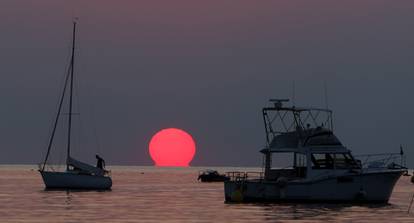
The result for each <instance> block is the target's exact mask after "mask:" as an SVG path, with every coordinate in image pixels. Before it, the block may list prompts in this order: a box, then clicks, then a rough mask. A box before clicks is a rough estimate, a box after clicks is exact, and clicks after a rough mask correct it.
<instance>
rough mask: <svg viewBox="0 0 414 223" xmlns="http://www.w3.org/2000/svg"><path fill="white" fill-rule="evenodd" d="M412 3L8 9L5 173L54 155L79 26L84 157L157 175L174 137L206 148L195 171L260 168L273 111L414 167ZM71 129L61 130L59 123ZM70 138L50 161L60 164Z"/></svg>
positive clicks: (1, 46) (77, 144)
mask: <svg viewBox="0 0 414 223" xmlns="http://www.w3.org/2000/svg"><path fill="white" fill-rule="evenodd" d="M413 11H414V2H413V1H399V2H398V3H396V2H395V1H385V0H358V1H357V0H350V1H344V2H338V1H327V0H324V1H321V0H315V1H306V0H301V1H245V0H237V1H235V0H231V1H218V0H212V1H205V2H201V1H191V0H177V1H158V0H155V1H126V0H121V1H100V0H99V1H98V0H90V1H80V0H78V1H62V0H60V1H56V0H41V1H16V0H2V1H1V2H0V14H1V15H2V18H3V19H2V20H0V29H1V30H2V36H1V41H0V74H1V75H0V95H1V96H0V103H1V116H0V123H1V125H0V136H1V140H0V163H1V164H36V163H40V162H41V161H42V159H43V157H44V155H45V152H46V145H47V141H48V137H49V134H50V129H51V124H52V121H53V118H54V116H55V113H56V106H57V100H58V97H59V94H60V91H61V87H62V79H63V75H64V73H65V68H66V67H67V64H68V56H69V55H70V54H69V52H70V49H69V46H70V41H71V31H72V23H71V22H72V19H73V18H74V17H78V18H79V19H78V24H79V26H78V28H79V29H78V46H77V49H76V61H75V67H76V70H75V78H76V86H77V88H76V89H77V92H78V94H77V95H76V103H75V111H76V112H79V113H80V115H77V116H75V117H74V119H75V120H74V122H76V124H75V125H74V131H75V132H76V133H74V143H73V145H74V148H73V155H74V156H75V157H79V159H81V160H84V161H87V162H91V163H92V162H95V160H94V159H95V156H94V155H95V153H99V154H101V155H102V156H103V157H104V158H105V160H106V161H107V164H108V165H138V166H143V165H153V162H152V160H151V158H150V156H149V152H148V143H149V141H150V139H151V137H152V136H153V135H154V134H155V133H156V132H157V131H159V130H161V129H164V128H171V127H174V128H180V129H183V130H185V131H187V132H188V133H190V134H191V135H192V136H193V138H194V140H195V142H196V148H197V150H196V154H195V157H194V160H193V161H192V162H191V165H192V166H260V165H261V163H262V156H261V154H260V153H259V150H260V149H262V148H263V147H264V145H265V136H264V129H263V120H262V117H261V108H262V107H263V106H265V105H267V100H268V99H269V98H292V95H293V82H295V98H296V100H295V104H296V105H298V106H300V105H303V106H317V107H325V106H326V104H325V98H324V83H326V85H327V90H328V100H327V101H328V107H329V108H331V109H333V110H334V131H335V133H336V135H337V136H338V138H339V139H340V140H341V141H342V142H343V144H344V145H345V146H347V147H348V148H349V149H351V150H352V151H353V152H354V153H355V154H366V153H385V152H396V153H398V152H399V147H400V144H401V145H403V148H404V149H405V153H406V155H407V163H408V165H409V166H410V167H413V166H414V152H413V149H414V143H413V140H412V138H413V130H412V128H413V125H414V118H413V114H414V102H413V95H414V88H413V84H414V63H413V58H414V51H413V49H414V41H413V40H414V29H413V28H412V27H413V25H414V13H413ZM66 120H67V118H66V117H62V120H61V121H62V123H63V124H65V123H66ZM64 131H65V129H64V127H59V129H58V132H59V134H58V135H57V138H56V139H57V141H56V145H55V146H56V147H54V149H53V151H52V152H53V153H54V154H53V158H54V159H55V160H59V159H60V160H61V159H62V158H61V157H60V156H61V155H59V154H62V153H63V155H64V150H65V132H64Z"/></svg>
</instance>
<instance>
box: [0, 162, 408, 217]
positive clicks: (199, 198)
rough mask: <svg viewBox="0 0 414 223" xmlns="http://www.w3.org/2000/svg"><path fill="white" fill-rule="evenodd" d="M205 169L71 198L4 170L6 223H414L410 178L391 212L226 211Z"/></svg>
mask: <svg viewBox="0 0 414 223" xmlns="http://www.w3.org/2000/svg"><path fill="white" fill-rule="evenodd" d="M31 169H34V170H31ZM199 169H202V168H194V167H192V168H183V169H178V168H154V167H113V168H112V178H113V181H114V185H113V189H112V191H106V192H97V191H91V192H85V191H84V192H81V191H78V192H75V191H72V192H67V191H45V190H44V188H43V182H42V180H41V178H40V175H39V174H38V172H37V171H35V168H34V167H31V166H0V222H287V221H294V222H319V221H326V222H338V221H342V222H414V207H413V209H412V212H411V213H409V214H408V213H407V209H408V205H409V203H410V200H411V196H412V195H413V193H414V184H411V183H410V181H409V177H402V178H401V179H400V181H399V182H398V184H397V186H396V187H395V189H394V192H393V194H392V197H391V199H390V204H389V205H365V206H357V205H349V204H342V205H341V204H266V205H264V204H226V203H224V195H223V183H199V182H197V171H198V170H199ZM215 169H218V170H220V171H226V170H235V168H215ZM249 171H252V169H249Z"/></svg>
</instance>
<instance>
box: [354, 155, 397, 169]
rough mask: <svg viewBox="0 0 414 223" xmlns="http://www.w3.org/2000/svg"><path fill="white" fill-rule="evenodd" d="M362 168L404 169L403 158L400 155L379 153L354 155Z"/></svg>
mask: <svg viewBox="0 0 414 223" xmlns="http://www.w3.org/2000/svg"><path fill="white" fill-rule="evenodd" d="M355 158H356V159H357V161H358V162H359V163H360V165H361V167H362V168H390V169H401V168H405V167H404V166H405V163H404V156H403V155H402V154H400V153H379V154H364V155H356V156H355Z"/></svg>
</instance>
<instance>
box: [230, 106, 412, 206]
mask: <svg viewBox="0 0 414 223" xmlns="http://www.w3.org/2000/svg"><path fill="white" fill-rule="evenodd" d="M270 101H271V102H272V103H274V104H273V106H271V107H265V108H263V119H264V123H265V130H266V140H267V144H266V148H264V149H262V150H261V151H260V152H261V153H263V155H264V160H265V162H264V167H263V168H264V171H263V172H261V173H246V172H229V173H227V175H228V176H229V177H230V180H229V181H225V182H224V187H225V199H226V201H228V202H241V201H247V202H248V201H255V202H256V201H265V202H268V201H271V202H281V201H289V202H291V201H301V202H303V201H308V202H309V201H310V202H376V203H386V202H388V199H389V198H390V195H391V193H392V191H393V188H394V185H395V183H396V182H397V180H398V179H399V178H400V176H401V175H402V174H403V173H404V172H405V171H406V168H404V167H402V166H401V165H398V164H397V159H398V158H400V153H396V154H381V155H382V156H385V158H384V159H380V160H379V161H378V160H376V161H372V162H371V161H370V160H369V159H371V158H373V157H375V156H371V155H366V156H364V157H361V159H363V160H358V159H356V158H354V156H353V155H352V153H351V150H349V149H347V148H346V147H345V146H343V145H342V143H341V142H340V141H339V139H338V138H337V137H336V136H335V134H334V133H333V122H332V111H331V110H329V109H319V108H299V107H295V106H292V107H285V106H283V104H282V103H283V102H288V101H289V100H287V99H285V100H270ZM280 158H283V159H280ZM401 158H402V157H401ZM287 160H289V161H290V163H288V164H287V163H286V161H287ZM276 161H279V162H278V163H277V162H276ZM372 164H374V165H372ZM281 166H282V167H283V168H280V167H281ZM276 167H278V168H276Z"/></svg>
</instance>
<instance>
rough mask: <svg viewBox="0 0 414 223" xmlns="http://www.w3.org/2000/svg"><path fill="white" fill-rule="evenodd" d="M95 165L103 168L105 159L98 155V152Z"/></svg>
mask: <svg viewBox="0 0 414 223" xmlns="http://www.w3.org/2000/svg"><path fill="white" fill-rule="evenodd" d="M95 157H96V167H98V168H100V169H105V160H104V159H103V158H102V157H100V156H99V155H98V154H96V156H95Z"/></svg>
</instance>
